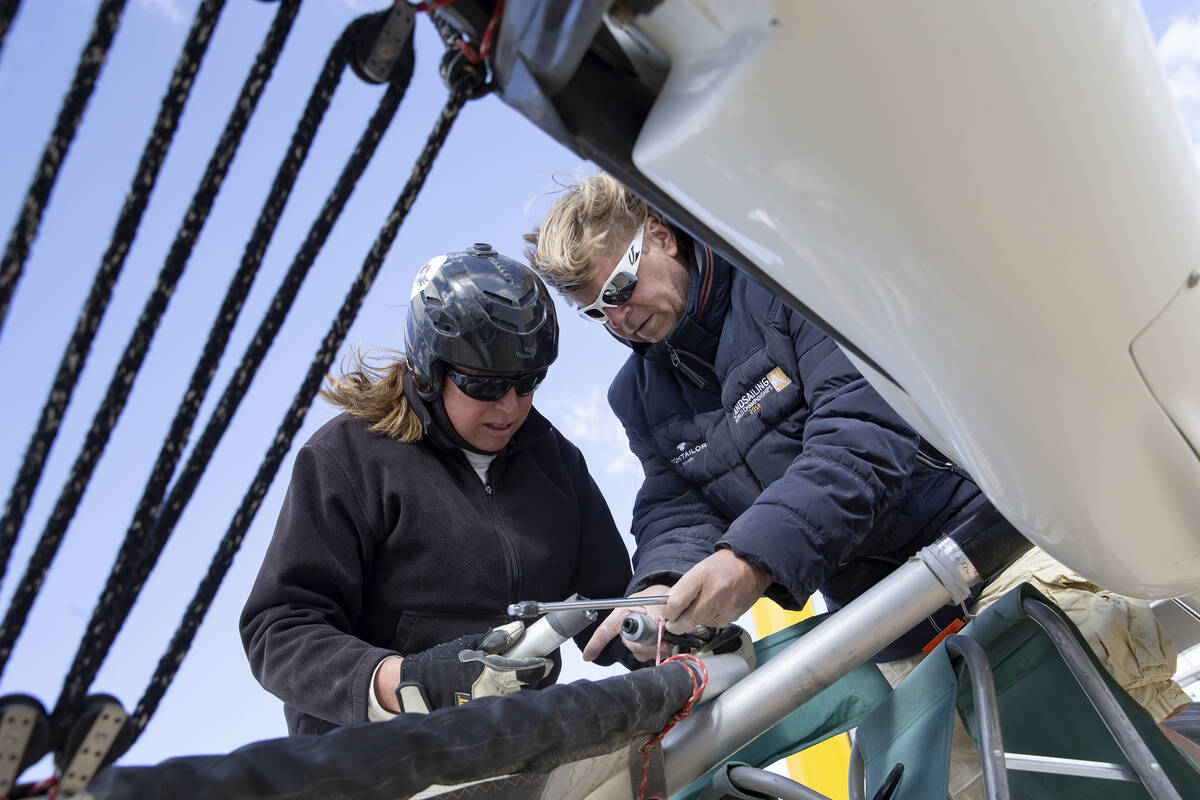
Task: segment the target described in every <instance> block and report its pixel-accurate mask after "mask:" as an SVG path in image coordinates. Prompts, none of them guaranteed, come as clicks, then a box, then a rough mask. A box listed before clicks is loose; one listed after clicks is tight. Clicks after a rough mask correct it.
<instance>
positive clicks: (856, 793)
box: [846, 737, 867, 800]
mask: <svg viewBox="0 0 1200 800" xmlns="http://www.w3.org/2000/svg"><path fill="white" fill-rule="evenodd" d="M846 779H847V782H848V786H847V790H846V796H847V797H848V798H849V800H867V763H866V761H864V760H863V754H862V751H861V750H859V749H858V742H857V741H855V740H854V737H851V739H850V767H849V769H847V770H846Z"/></svg>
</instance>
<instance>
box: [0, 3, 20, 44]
mask: <svg viewBox="0 0 1200 800" xmlns="http://www.w3.org/2000/svg"><path fill="white" fill-rule="evenodd" d="M20 7H21V0H0V52H4V37H5V36H6V35H7V34H8V26H9V24H10V23H11V22H12V20H13V17H15V16H16V15H17V9H18V8H20Z"/></svg>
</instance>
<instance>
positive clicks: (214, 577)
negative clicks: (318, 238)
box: [131, 84, 475, 736]
mask: <svg viewBox="0 0 1200 800" xmlns="http://www.w3.org/2000/svg"><path fill="white" fill-rule="evenodd" d="M473 91H475V89H474V87H469V86H463V85H462V84H459V85H457V86H455V88H454V89H453V90H452V91H451V93H450V99H449V100H448V101H447V102H446V105H445V107H444V108H443V109H442V113H441V115H440V116H439V117H438V120H437V122H436V123H435V124H434V127H433V131H432V132H431V133H430V135H429V138H428V140H427V141H426V143H425V148H424V150H422V152H421V155H420V156H419V157H418V158H417V162H416V165H415V166H414V168H413V172H412V174H411V175H410V176H409V179H408V183H407V184H405V186H404V190H403V191H402V192H401V193H400V196H399V198H398V199H397V200H396V204H395V206H393V208H392V211H391V213H390V214H389V215H388V218H387V220H386V222H384V225H383V228H382V229H380V231H379V235H378V237H376V239H375V243H374V245H373V246H372V247H371V251H370V253H369V254H368V255H367V258H366V260H365V261H364V262H363V265H362V268H361V269H360V270H359V273H358V276H357V277H356V278H355V280H354V284H353V285H352V286H351V287H350V291H349V292H348V293H347V294H346V298H345V300H344V301H343V303H342V307H341V309H340V310H339V311H338V315H337V317H336V318H335V319H334V321H333V324H332V325H331V326H330V328H329V331H328V333H326V334H325V339H324V341H323V342H322V343H321V347H320V349H319V350H318V351H317V354H316V357H315V358H314V359H313V362H312V365H311V366H310V367H309V369H308V374H307V375H306V376H305V378H304V382H303V383H302V384H301V386H300V390H299V391H298V392H297V393H296V396H295V398H294V399H293V400H292V405H291V408H289V409H288V412H287V414H286V416H285V417H284V419H283V422H282V423H281V424H280V426H279V430H278V431H277V432H276V433H275V439H274V441H273V442H272V443H271V446H270V448H269V449H268V450H267V454H266V456H265V457H264V458H263V462H262V464H261V465H260V466H259V468H258V474H257V475H256V476H255V478H254V482H253V483H252V484H251V485H250V488H249V489H248V490H247V492H246V495H245V497H243V498H242V503H241V506H240V507H239V508H238V510H237V513H236V514H234V517H233V521H232V522H231V523H230V525H229V529H228V531H226V533H225V536H224V538H223V539H222V540H221V543H220V545H219V546H218V548H217V552H216V553H215V554H214V555H213V560H212V563H211V564H210V565H209V568H208V573H207V574H206V575H205V577H204V578H203V579H202V580H201V582H200V585H199V586H198V587H197V588H196V594H195V596H194V597H193V598H192V602H191V603H190V604H189V606H188V609H187V611H186V612H184V615H183V619H182V620H180V623H179V628H178V629H177V630H176V631H175V635H174V636H173V637H172V639H171V643H170V644H169V645H168V647H167V650H166V652H165V653H164V654H163V657H162V659H160V660H159V662H158V668H157V669H156V670H155V672H154V676H153V677H152V678H151V679H150V685H149V686H148V687H147V688H146V692H145V694H144V695H142V699H141V700H139V701H138V705H137V708H136V709H135V710H134V712H133V714H132V717H131V718H132V719H133V723H134V726H135V728H134V729H135V731H136V732H137V735H139V736H140V735H141V732H142V731H143V730H145V727H146V723H147V722H149V720H150V717H151V716H152V715H153V714H154V712H155V710H156V709H157V708H158V704H159V701H161V700H162V696H163V694H164V693H165V692H166V690H167V687H168V686H169V685H170V683H171V680H172V679H173V678H174V677H175V673H176V672H177V671H178V669H179V665H180V664H181V663H182V662H183V658H184V656H185V655H187V651H188V648H190V647H191V643H192V640H193V638H194V637H195V634H196V631H197V630H198V629H199V627H200V623H201V622H202V621H203V620H204V615H205V614H206V613H207V612H208V607H209V605H210V604H211V603H212V599H213V597H214V596H215V595H216V593H217V589H218V588H219V587H220V585H221V581H222V580H223V579H224V578H225V574H226V573H227V572H228V571H229V567H230V565H231V564H232V563H233V557H234V555H235V554H236V553H237V551H238V548H239V547H241V544H242V539H243V538H244V537H245V535H246V530H247V529H248V528H249V527H250V523H251V522H252V521H253V519H254V515H255V514H256V513H257V512H258V507H259V505H260V504H261V503H262V499H263V496H264V495H266V493H267V489H268V488H270V485H271V481H272V480H273V479H274V477H275V474H276V473H277V472H278V471H279V465H280V464H281V463H282V462H283V458H284V456H285V455H287V452H288V451H289V450H290V449H291V446H292V439H293V438H294V437H295V435H296V432H297V431H298V430H299V429H300V426H301V425H302V424H303V423H304V417H305V415H306V414H307V413H308V408H309V406H311V405H312V401H313V398H314V397H315V396H316V394H317V390H318V389H319V388H320V386H321V381H322V380H323V379H324V377H325V375H326V373H327V372H328V371H329V366H330V364H331V363H333V358H334V356H335V355H336V354H337V351H338V349H339V348H340V347H341V346H342V341H343V340H344V339H345V337H346V332H347V331H348V330H349V329H350V325H351V324H353V322H354V318H355V317H356V316H357V315H358V311H359V308H360V307H361V306H362V301H363V298H364V297H365V296H366V293H367V291H368V290H369V289H370V288H371V284H372V283H373V282H374V281H375V276H376V275H378V274H379V268H380V266H381V265H382V264H383V259H384V258H385V257H386V256H387V253H388V250H389V249H391V246H392V242H393V241H394V240H395V238H396V233H397V232H398V231H399V230H400V225H401V223H403V222H404V218H405V217H406V216H407V215H408V211H409V209H410V208H412V204H413V201H414V200H415V199H416V196H417V193H418V192H420V191H421V187H422V186H423V185H424V184H425V178H426V177H427V176H428V175H429V170H430V168H431V167H432V166H433V161H434V159H435V158H436V157H437V154H438V152H439V151H440V150H441V147H442V143H443V142H444V141H445V139H446V136H447V134H449V133H450V128H451V126H452V125H453V124H454V120H455V119H456V118H457V117H458V113H459V111H460V110H461V109H462V107H463V104H464V103H466V101H467V100H468V99H469V98H470V97H471V94H472V92H473Z"/></svg>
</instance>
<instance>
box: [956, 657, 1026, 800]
mask: <svg viewBox="0 0 1200 800" xmlns="http://www.w3.org/2000/svg"><path fill="white" fill-rule="evenodd" d="M943 644H944V645H945V647H946V652H947V653H948V654H949V655H950V656H951V657H952V658H953V657H955V656H957V657H959V658H961V659H962V660H963V661H965V662H966V664H967V669H968V670H970V675H971V696H972V698H973V699H974V700H975V718H976V719H977V720H978V721H979V763H980V765H981V766H982V767H983V794H984V796H985V797H986V798H987V800H1009V798H1010V797H1011V795H1010V793H1009V789H1008V770H1007V769H1005V760H1004V739H1003V737H1002V736H1001V735H1000V711H999V709H998V705H997V703H996V681H995V679H994V678H993V677H992V665H991V664H990V663H989V662H988V657H987V653H986V652H984V649H983V645H981V644H980V643H979V642H977V641H975V640H974V639H972V638H971V637H969V636H947V637H946V639H945V641H944V642H943Z"/></svg>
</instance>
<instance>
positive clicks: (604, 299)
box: [579, 223, 646, 323]
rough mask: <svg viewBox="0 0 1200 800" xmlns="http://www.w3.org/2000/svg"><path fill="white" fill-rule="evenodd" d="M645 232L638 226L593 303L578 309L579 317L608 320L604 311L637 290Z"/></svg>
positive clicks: (625, 299) (626, 298)
mask: <svg viewBox="0 0 1200 800" xmlns="http://www.w3.org/2000/svg"><path fill="white" fill-rule="evenodd" d="M645 232H646V225H645V223H642V224H641V225H640V226H638V231H637V233H636V234H635V235H634V237H633V241H632V242H630V243H629V247H627V248H625V254H624V255H623V256H621V258H620V259H618V260H617V266H616V267H614V268H613V271H612V274H611V275H609V276H608V280H606V281H605V282H604V285H603V286H601V287H600V293H599V294H598V295H597V296H596V300H595V302H593V303H591V304H590V305H586V306H584V307H583V308H581V309H579V314H580V316H583V317H585V318H587V319H590V320H591V321H592V322H600V323H603V322H605V321H606V320H607V319H608V315H606V314H605V313H604V309H606V308H616V307H617V306H619V305H621V304H622V303H625V302H627V301H628V300H629V298H630V297H632V296H633V290H634V289H635V288H637V280H638V279H637V271H638V265H639V264H641V262H642V236H643V235H644V234H645Z"/></svg>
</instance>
